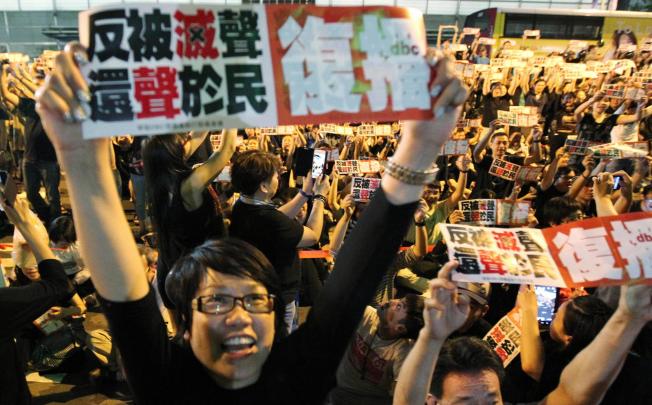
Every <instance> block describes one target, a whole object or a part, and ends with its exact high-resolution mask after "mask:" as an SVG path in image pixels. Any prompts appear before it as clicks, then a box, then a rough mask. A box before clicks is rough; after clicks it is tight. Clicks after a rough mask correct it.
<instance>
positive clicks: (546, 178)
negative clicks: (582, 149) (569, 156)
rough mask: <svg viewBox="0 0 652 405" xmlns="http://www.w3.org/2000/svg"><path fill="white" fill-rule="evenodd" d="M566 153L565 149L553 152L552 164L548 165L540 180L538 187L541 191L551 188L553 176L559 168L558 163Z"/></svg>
mask: <svg viewBox="0 0 652 405" xmlns="http://www.w3.org/2000/svg"><path fill="white" fill-rule="evenodd" d="M565 153H566V148H565V147H561V148H559V149H557V150H556V151H555V158H554V159H552V162H550V164H549V165H548V167H547V168H546V169H545V171H544V173H543V177H542V178H541V183H540V184H539V187H540V188H541V190H543V191H545V190H547V189H549V188H550V186H552V184H553V183H554V181H555V175H556V174H557V169H558V168H559V167H560V166H561V165H560V163H561V161H562V159H564V154H565Z"/></svg>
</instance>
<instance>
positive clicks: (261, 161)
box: [231, 150, 280, 195]
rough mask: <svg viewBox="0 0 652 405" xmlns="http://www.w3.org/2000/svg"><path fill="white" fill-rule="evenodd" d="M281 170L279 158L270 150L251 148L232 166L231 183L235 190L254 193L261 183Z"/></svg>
mask: <svg viewBox="0 0 652 405" xmlns="http://www.w3.org/2000/svg"><path fill="white" fill-rule="evenodd" d="M279 170H280V161H279V159H278V158H277V157H276V156H274V155H272V154H271V153H269V152H263V151H259V150H250V151H247V152H244V153H241V154H240V155H239V156H238V157H237V158H236V159H235V161H234V162H233V165H232V167H231V184H233V188H234V190H235V191H237V192H239V193H242V194H244V195H253V194H254V193H255V192H256V191H258V189H259V187H260V185H261V183H263V182H265V181H268V180H269V179H271V178H272V176H273V175H274V173H278V172H279Z"/></svg>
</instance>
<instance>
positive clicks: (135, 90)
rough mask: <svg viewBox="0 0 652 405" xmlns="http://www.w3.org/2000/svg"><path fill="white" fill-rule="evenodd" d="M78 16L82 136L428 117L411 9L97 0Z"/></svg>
mask: <svg viewBox="0 0 652 405" xmlns="http://www.w3.org/2000/svg"><path fill="white" fill-rule="evenodd" d="M79 27H80V39H81V41H82V43H83V45H84V46H86V47H87V48H88V55H89V60H90V63H88V64H86V65H84V66H83V67H82V68H81V69H82V74H83V75H84V77H85V78H86V80H87V81H88V84H89V86H90V89H91V95H92V101H91V103H90V104H91V116H90V117H89V119H88V120H86V121H84V123H83V125H82V130H83V134H84V137H86V138H97V137H108V136H111V135H119V134H124V133H129V134H132V135H146V134H161V133H170V132H179V131H188V130H193V129H194V130H211V129H215V128H246V127H275V126H279V125H293V124H311V123H323V122H361V121H388V120H399V119H427V118H431V117H432V109H431V103H432V100H431V96H430V92H429V87H428V83H429V81H430V76H431V66H430V65H429V64H428V62H427V60H426V58H425V54H426V35H425V28H424V23H423V17H422V15H421V14H420V13H418V12H415V11H414V10H413V9H408V8H399V7H383V6H370V7H317V6H312V5H303V4H302V5H276V4H275V5H262V4H252V5H243V6H228V5H219V6H218V5H194V4H138V5H113V6H109V5H107V6H101V7H98V8H94V9H91V10H89V11H85V12H82V13H80V14H79ZM360 83H365V86H363V87H364V88H362V87H361V85H360Z"/></svg>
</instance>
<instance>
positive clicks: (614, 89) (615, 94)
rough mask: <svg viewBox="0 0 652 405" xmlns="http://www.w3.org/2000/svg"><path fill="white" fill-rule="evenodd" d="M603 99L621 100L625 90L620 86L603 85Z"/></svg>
mask: <svg viewBox="0 0 652 405" xmlns="http://www.w3.org/2000/svg"><path fill="white" fill-rule="evenodd" d="M602 91H604V98H617V99H621V98H623V97H624V96H625V88H624V87H623V86H622V84H603V85H602Z"/></svg>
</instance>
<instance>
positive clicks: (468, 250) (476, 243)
mask: <svg viewBox="0 0 652 405" xmlns="http://www.w3.org/2000/svg"><path fill="white" fill-rule="evenodd" d="M440 229H441V231H442V236H443V237H444V240H445V241H446V245H447V247H448V254H449V257H450V258H455V259H456V260H457V261H458V262H459V263H460V265H459V267H458V268H457V269H456V270H455V271H454V272H453V280H456V281H468V282H493V283H509V284H535V285H547V286H552V287H594V286H601V285H620V284H626V283H630V282H633V283H645V284H652V214H649V213H644V212H635V213H628V214H623V215H618V216H611V217H601V218H591V219H587V220H583V221H576V222H571V223H567V224H564V225H559V226H555V227H551V228H546V229H543V230H539V229H533V228H507V229H505V228H486V227H482V228H480V227H475V226H469V225H459V224H457V225H451V224H441V225H440Z"/></svg>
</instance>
